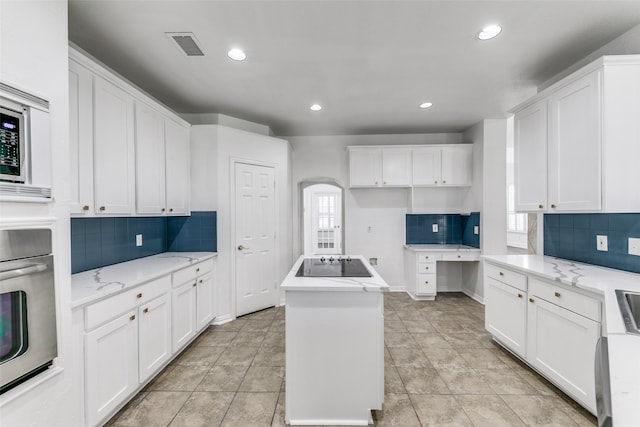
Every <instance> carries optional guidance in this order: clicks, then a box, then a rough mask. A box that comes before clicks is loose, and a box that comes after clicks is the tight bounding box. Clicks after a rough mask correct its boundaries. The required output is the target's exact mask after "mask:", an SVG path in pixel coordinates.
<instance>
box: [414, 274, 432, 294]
mask: <svg viewBox="0 0 640 427" xmlns="http://www.w3.org/2000/svg"><path fill="white" fill-rule="evenodd" d="M436 289H437V282H436V275H435V274H416V294H417V295H435V294H436Z"/></svg>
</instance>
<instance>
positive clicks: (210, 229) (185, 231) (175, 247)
mask: <svg viewBox="0 0 640 427" xmlns="http://www.w3.org/2000/svg"><path fill="white" fill-rule="evenodd" d="M216 220H217V218H216V212H191V216H174V217H169V218H167V236H168V237H167V245H168V249H167V250H168V251H169V252H201V251H207V252H216V251H217V230H216Z"/></svg>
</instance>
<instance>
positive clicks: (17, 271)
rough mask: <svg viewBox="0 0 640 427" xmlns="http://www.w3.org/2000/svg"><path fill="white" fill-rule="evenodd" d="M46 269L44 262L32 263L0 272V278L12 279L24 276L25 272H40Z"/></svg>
mask: <svg viewBox="0 0 640 427" xmlns="http://www.w3.org/2000/svg"><path fill="white" fill-rule="evenodd" d="M46 269H47V265H46V264H34V265H29V266H27V267H20V268H14V269H13V270H7V271H2V272H0V280H7V279H13V278H14V277H20V276H26V275H27V274H33V273H40V272H41V271H45V270H46Z"/></svg>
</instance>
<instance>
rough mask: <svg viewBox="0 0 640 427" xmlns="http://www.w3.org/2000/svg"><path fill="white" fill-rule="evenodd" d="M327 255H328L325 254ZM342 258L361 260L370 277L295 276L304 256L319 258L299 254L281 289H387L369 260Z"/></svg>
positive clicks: (345, 256) (357, 257) (356, 256)
mask: <svg viewBox="0 0 640 427" xmlns="http://www.w3.org/2000/svg"><path fill="white" fill-rule="evenodd" d="M326 256H329V255H326ZM341 256H342V258H347V257H349V256H350V257H351V258H352V259H359V260H361V261H362V262H363V263H364V265H365V266H366V267H367V269H368V270H369V272H370V273H371V275H372V276H371V277H296V273H297V272H298V269H299V268H300V265H301V264H302V261H303V260H304V259H305V258H318V259H319V258H320V256H313V257H305V256H304V255H302V256H300V258H298V259H297V260H296V262H295V263H294V264H293V267H291V271H289V273H288V274H287V277H285V279H284V280H283V282H282V285H281V287H282V289H283V290H285V291H319V292H340V291H344V292H354V291H362V292H385V291H388V290H389V285H387V282H385V281H384V279H383V278H382V277H380V275H379V274H378V272H376V271H375V269H374V268H373V267H372V266H371V265H369V261H368V260H367V259H366V258H365V257H363V256H362V255H341Z"/></svg>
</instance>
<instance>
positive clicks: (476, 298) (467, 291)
mask: <svg viewBox="0 0 640 427" xmlns="http://www.w3.org/2000/svg"><path fill="white" fill-rule="evenodd" d="M462 293H463V294H465V295H466V296H468V297H469V298H471V299H474V300H476V301H478V302H479V303H480V304H482V305H484V297H482V296H480V295H478V294H476V293H472V292H471V291H469V290H468V289H462Z"/></svg>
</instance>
